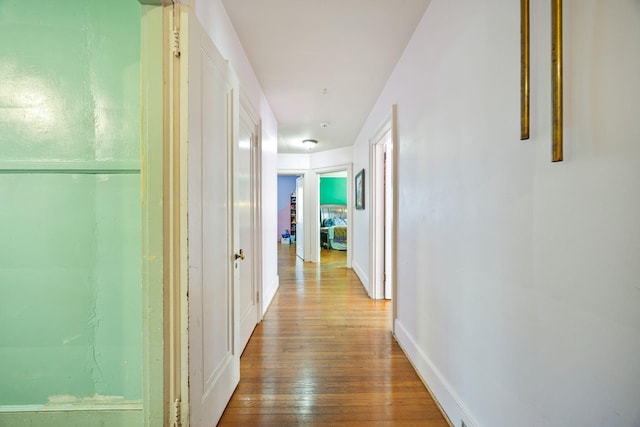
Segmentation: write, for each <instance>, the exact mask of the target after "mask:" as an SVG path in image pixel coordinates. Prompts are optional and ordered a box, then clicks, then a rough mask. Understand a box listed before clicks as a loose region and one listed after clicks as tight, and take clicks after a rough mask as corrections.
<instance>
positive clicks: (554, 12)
mask: <svg viewBox="0 0 640 427" xmlns="http://www.w3.org/2000/svg"><path fill="white" fill-rule="evenodd" d="M551 85H552V122H553V130H552V137H553V145H552V150H551V151H552V161H553V162H561V161H562V0H551Z"/></svg>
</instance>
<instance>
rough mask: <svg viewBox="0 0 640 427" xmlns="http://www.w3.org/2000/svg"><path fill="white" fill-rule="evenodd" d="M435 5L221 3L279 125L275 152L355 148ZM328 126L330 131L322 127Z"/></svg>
mask: <svg viewBox="0 0 640 427" xmlns="http://www.w3.org/2000/svg"><path fill="white" fill-rule="evenodd" d="M430 1H431V0H402V1H398V0H349V1H344V0H323V1H322V2H318V1H311V0H270V1H268V2H266V1H264V0H222V3H223V5H224V7H225V9H226V10H227V13H228V15H229V19H230V20H231V23H232V24H233V26H234V28H235V30H236V32H237V34H238V37H239V39H240V42H241V43H242V46H243V48H244V50H245V52H246V54H247V57H248V58H249V61H250V63H251V66H252V67H253V69H254V71H255V73H256V76H257V78H258V81H259V83H260V85H261V87H262V89H263V91H264V94H265V96H266V98H267V101H268V102H269V105H270V106H271V108H272V110H273V112H274V114H275V116H276V119H277V121H278V152H279V153H309V151H310V150H309V149H308V148H306V147H304V146H303V145H302V140H304V139H307V138H312V139H316V140H318V144H317V146H316V147H314V148H312V150H311V151H312V152H318V151H326V150H332V149H336V148H340V147H348V146H351V145H352V144H353V143H354V142H355V140H356V137H357V136H358V133H359V131H360V129H361V128H362V126H363V124H364V122H365V120H366V118H367V116H368V115H369V112H370V111H371V109H372V107H373V105H374V103H375V101H376V99H377V97H378V95H379V94H380V92H381V91H382V89H383V87H384V85H385V84H386V82H387V80H388V78H389V76H390V75H391V72H392V71H393V69H394V68H395V65H396V63H397V62H398V60H399V58H400V56H401V55H402V53H403V52H404V49H405V47H406V45H407V43H408V42H409V40H410V39H411V37H412V35H413V33H414V31H415V29H416V27H417V25H418V23H419V22H420V20H421V18H422V16H423V15H424V13H425V11H426V9H427V7H428V5H429V3H430ZM323 123H324V124H326V126H323Z"/></svg>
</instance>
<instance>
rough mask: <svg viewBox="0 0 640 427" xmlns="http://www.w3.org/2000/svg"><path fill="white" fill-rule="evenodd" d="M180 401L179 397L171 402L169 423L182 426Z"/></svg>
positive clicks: (174, 426) (175, 426) (177, 426)
mask: <svg viewBox="0 0 640 427" xmlns="http://www.w3.org/2000/svg"><path fill="white" fill-rule="evenodd" d="M181 408H182V402H181V401H180V399H176V400H175V401H174V402H173V414H172V416H173V421H172V423H171V425H172V426H173V427H182V409H181Z"/></svg>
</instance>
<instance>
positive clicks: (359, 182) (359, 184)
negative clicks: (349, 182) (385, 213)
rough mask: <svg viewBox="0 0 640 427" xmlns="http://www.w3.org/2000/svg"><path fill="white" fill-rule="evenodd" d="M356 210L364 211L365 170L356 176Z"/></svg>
mask: <svg viewBox="0 0 640 427" xmlns="http://www.w3.org/2000/svg"><path fill="white" fill-rule="evenodd" d="M356 209H358V210H362V209H364V169H362V170H361V171H360V172H358V174H357V175H356Z"/></svg>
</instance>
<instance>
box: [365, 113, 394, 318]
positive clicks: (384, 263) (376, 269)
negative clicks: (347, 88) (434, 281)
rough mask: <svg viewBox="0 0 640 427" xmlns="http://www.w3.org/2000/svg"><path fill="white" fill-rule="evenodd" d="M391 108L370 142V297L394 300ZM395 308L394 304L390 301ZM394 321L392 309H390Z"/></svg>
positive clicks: (392, 134) (392, 116) (392, 124)
mask: <svg viewBox="0 0 640 427" xmlns="http://www.w3.org/2000/svg"><path fill="white" fill-rule="evenodd" d="M395 135H396V132H395V106H394V108H393V112H392V115H391V116H389V118H388V119H387V120H386V121H385V122H383V124H382V125H381V127H380V128H379V130H378V132H376V134H375V136H374V137H373V138H372V139H371V151H370V153H371V154H370V160H371V176H372V178H371V206H372V213H371V223H370V224H371V225H370V227H371V230H370V234H371V263H370V268H371V271H370V276H371V279H372V287H371V297H372V298H374V299H394V292H395V268H396V260H395V254H396V237H395V236H396V231H395V230H396V218H397V207H396V201H395V194H396V185H397V184H396V183H397V179H396V176H397V175H396V170H397V169H396V167H395V164H396V161H395V157H396V156H395V155H394V146H395V145H396V144H395V143H394V142H395V140H396V137H395ZM394 307H395V302H394ZM393 313H394V318H395V309H394V310H393Z"/></svg>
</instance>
